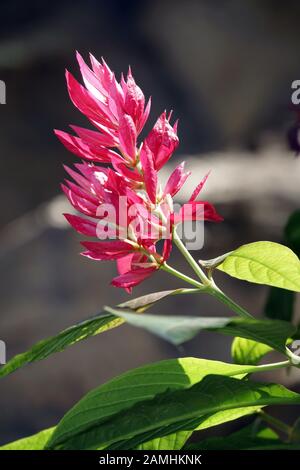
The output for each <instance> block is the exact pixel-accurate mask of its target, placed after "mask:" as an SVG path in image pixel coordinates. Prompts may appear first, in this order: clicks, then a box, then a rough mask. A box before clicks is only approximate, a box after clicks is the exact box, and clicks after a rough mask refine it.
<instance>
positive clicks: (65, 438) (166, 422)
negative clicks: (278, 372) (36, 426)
mask: <svg viewBox="0 0 300 470" xmlns="http://www.w3.org/2000/svg"><path fill="white" fill-rule="evenodd" d="M86 398H87V397H85V399H83V400H81V402H79V404H78V405H77V406H75V407H74V408H73V409H72V410H71V411H70V412H69V413H67V415H66V416H65V417H64V418H63V420H62V421H61V423H59V424H58V426H57V428H56V430H55V432H54V434H53V435H52V437H51V438H50V442H49V443H48V445H47V447H48V448H63V449H92V448H99V447H101V448H111V445H113V444H115V443H118V442H122V446H123V447H122V448H125V447H124V441H126V440H129V441H130V440H132V438H133V437H135V440H136V442H137V440H138V438H139V439H140V444H141V443H143V442H145V441H146V440H148V439H147V437H148V436H149V432H154V431H156V432H157V434H159V435H157V437H162V436H165V435H168V434H170V433H169V429H170V425H172V427H173V432H178V431H181V430H189V429H191V430H193V429H195V420H198V423H199V424H201V421H202V420H203V419H204V417H207V415H209V414H213V413H217V412H222V411H228V410H230V409H235V408H243V407H251V406H256V407H258V406H260V407H262V406H266V405H275V404H300V395H299V394H297V393H294V392H292V391H289V390H287V389H286V388H284V387H283V386H281V385H277V384H264V383H255V382H250V381H244V380H238V379H234V378H231V377H226V376H222V375H207V376H206V377H204V378H203V379H202V380H201V381H200V382H198V383H196V384H195V385H193V386H191V387H189V388H187V389H184V390H167V391H165V392H163V393H161V394H159V395H156V396H155V397H154V398H150V399H146V400H144V401H143V402H139V403H136V404H135V405H133V406H132V407H130V408H129V409H125V410H124V409H123V410H122V411H120V412H119V413H116V414H115V415H114V416H111V415H110V416H109V417H108V416H106V417H105V418H104V419H102V420H99V419H97V418H96V417H95V415H97V412H98V411H99V410H101V407H102V411H103V403H102V400H100V401H99V397H97V395H96V396H94V397H92V398H91V394H89V406H87V405H88V404H87V402H86ZM91 410H93V413H91ZM191 421H192V422H191ZM71 422H72V426H70V424H71ZM127 448H130V447H127Z"/></svg>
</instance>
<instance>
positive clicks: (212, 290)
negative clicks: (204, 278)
mask: <svg viewBox="0 0 300 470" xmlns="http://www.w3.org/2000/svg"><path fill="white" fill-rule="evenodd" d="M207 292H208V293H209V294H211V295H212V296H213V297H215V298H216V299H218V300H220V301H221V302H222V303H223V304H225V305H227V306H228V307H229V308H230V309H231V310H233V311H234V312H235V313H237V314H238V315H239V316H240V317H242V318H254V317H253V316H252V315H251V314H250V313H249V312H247V310H245V309H244V308H243V307H241V306H240V305H238V304H237V303H235V302H234V301H233V300H232V299H230V297H228V296H227V295H226V294H224V292H222V291H221V289H219V287H218V286H216V284H215V283H214V281H211V284H210V287H209V288H207Z"/></svg>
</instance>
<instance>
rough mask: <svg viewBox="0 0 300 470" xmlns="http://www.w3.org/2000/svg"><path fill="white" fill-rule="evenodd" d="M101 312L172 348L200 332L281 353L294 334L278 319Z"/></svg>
mask: <svg viewBox="0 0 300 470" xmlns="http://www.w3.org/2000/svg"><path fill="white" fill-rule="evenodd" d="M105 310H106V311H107V312H109V313H111V314H114V315H116V317H121V318H123V319H124V320H126V322H127V323H130V324H131V325H134V326H136V327H139V328H144V329H146V330H148V331H150V332H151V333H154V334H156V335H157V336H160V337H161V338H163V339H165V340H167V341H170V342H171V343H173V344H176V345H179V344H181V343H183V342H185V341H188V340H190V339H191V338H193V337H194V336H195V335H197V334H198V333H199V332H200V331H201V330H210V331H216V332H218V333H222V334H226V335H232V336H240V337H242V338H248V339H251V340H254V341H259V342H261V343H264V344H267V345H268V346H270V347H271V348H273V349H275V350H277V351H280V352H282V353H283V354H285V353H286V348H285V345H286V341H287V339H288V338H289V337H290V336H292V335H293V334H294V333H295V332H296V328H295V327H294V326H293V325H291V324H290V323H287V322H283V321H280V320H276V321H275V320H255V319H253V320H252V319H243V318H236V317H235V318H218V317H188V316H184V317H182V316H168V315H153V314H144V315H137V314H136V313H131V312H130V311H128V310H123V309H113V308H111V307H105Z"/></svg>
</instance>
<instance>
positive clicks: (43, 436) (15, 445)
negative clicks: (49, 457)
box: [0, 427, 55, 450]
mask: <svg viewBox="0 0 300 470" xmlns="http://www.w3.org/2000/svg"><path fill="white" fill-rule="evenodd" d="M54 429H55V428H54V427H53V428H49V429H44V430H43V431H41V432H39V433H37V434H34V435H33V436H30V437H25V438H24V439H19V440H17V441H14V442H11V443H9V444H6V445H5V446H2V447H0V450H42V449H44V447H45V444H46V443H47V441H48V440H49V439H50V437H51V435H52V434H53V431H54Z"/></svg>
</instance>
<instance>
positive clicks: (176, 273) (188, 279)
mask: <svg viewBox="0 0 300 470" xmlns="http://www.w3.org/2000/svg"><path fill="white" fill-rule="evenodd" d="M160 269H162V270H163V271H166V272H167V273H169V274H172V275H173V276H176V277H178V278H179V279H181V280H182V281H185V282H187V283H188V284H191V285H192V286H195V287H197V289H199V290H203V289H204V286H203V285H202V284H201V283H200V282H198V281H196V280H195V279H192V278H191V277H189V276H186V275H185V274H183V273H181V272H180V271H177V269H174V268H172V266H169V265H168V264H167V263H166V262H165V263H163V264H162V265H161V267H160Z"/></svg>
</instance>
